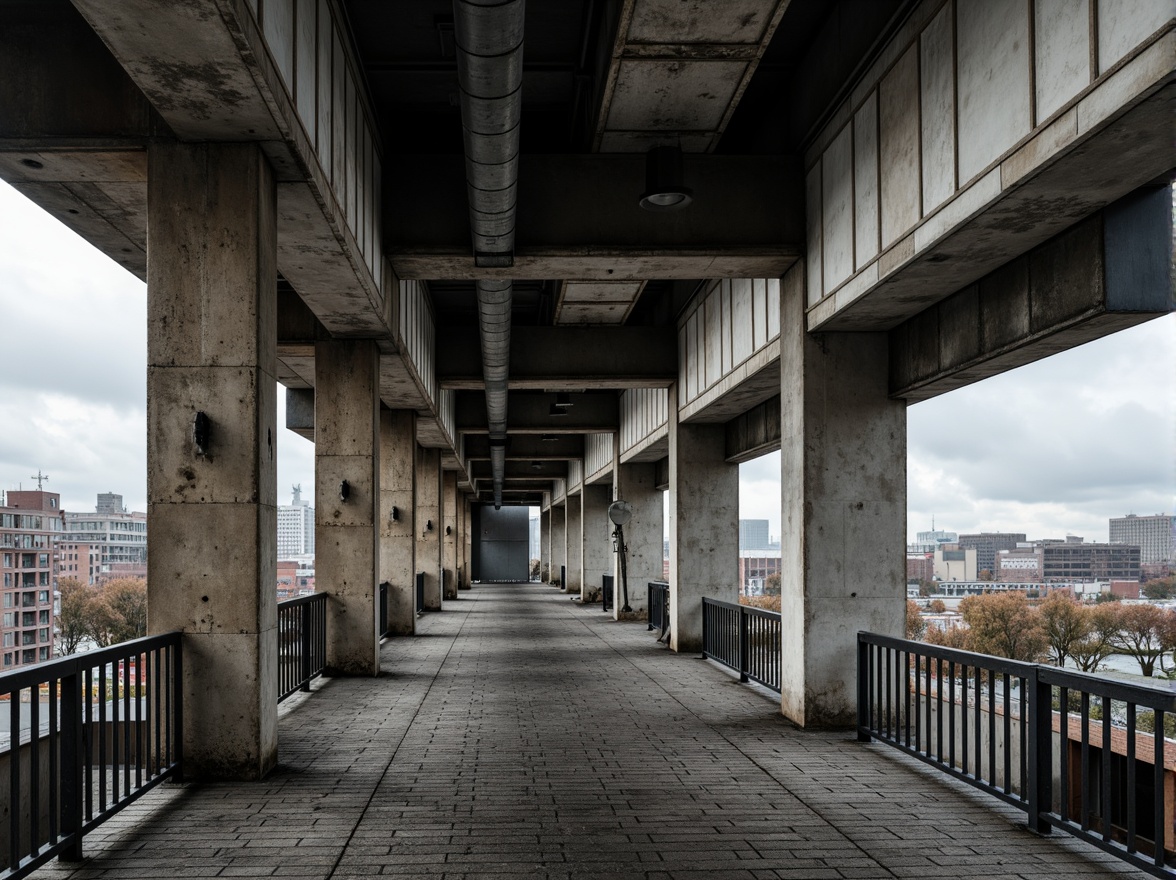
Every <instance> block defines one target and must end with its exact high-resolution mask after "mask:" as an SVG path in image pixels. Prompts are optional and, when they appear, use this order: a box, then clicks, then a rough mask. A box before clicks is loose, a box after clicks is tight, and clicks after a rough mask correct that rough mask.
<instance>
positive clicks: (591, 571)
mask: <svg viewBox="0 0 1176 880" xmlns="http://www.w3.org/2000/svg"><path fill="white" fill-rule="evenodd" d="M583 498H584V517H583V522H582V524H581V525H582V533H583V540H584V561H583V569H584V584H583V587H582V589H581V591H580V598H581V600H582V601H584V602H595V601H598V600H599V599H600V588H601V585H602V583H603V578H604V576H605V575H606V574H612V573H613V555H614V554H613V550H612V538H610V537H609V535H610V534H611V533H612V523H610V522H609V521H608V505H609V504H610V503H611V502H612V486H610V485H608V484H607V483H604V484H597V485H594V486H585V487H584V495H583Z"/></svg>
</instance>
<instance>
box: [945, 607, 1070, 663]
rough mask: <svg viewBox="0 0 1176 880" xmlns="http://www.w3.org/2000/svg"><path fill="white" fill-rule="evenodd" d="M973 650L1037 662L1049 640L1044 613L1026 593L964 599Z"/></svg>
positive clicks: (965, 619)
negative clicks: (1031, 601) (1032, 604)
mask: <svg viewBox="0 0 1176 880" xmlns="http://www.w3.org/2000/svg"><path fill="white" fill-rule="evenodd" d="M960 614H961V615H962V616H963V618H964V623H966V624H967V625H968V629H969V631H970V635H969V638H968V641H969V642H970V643H971V649H972V650H973V651H979V652H980V653H982V654H994V655H996V656H997V657H1007V658H1009V659H1010V660H1024V661H1027V662H1031V663H1035V662H1037V661H1038V660H1040V659H1041V658H1042V657H1043V656H1044V655H1045V652H1046V648H1047V646H1048V642H1047V641H1046V637H1045V627H1044V626H1043V624H1042V620H1041V613H1040V612H1039V611H1038V610H1037V609H1036V608H1034V607H1033V606H1031V605H1030V604H1029V600H1028V599H1027V598H1026V597H1025V594H1024V593H985V594H984V595H982V596H968V597H967V598H966V599H964V600H963V601H962V602H960Z"/></svg>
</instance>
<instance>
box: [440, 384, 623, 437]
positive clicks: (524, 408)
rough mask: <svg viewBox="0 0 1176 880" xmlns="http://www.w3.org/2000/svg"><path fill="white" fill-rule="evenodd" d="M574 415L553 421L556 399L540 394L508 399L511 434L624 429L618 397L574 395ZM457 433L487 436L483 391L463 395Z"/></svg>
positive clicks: (526, 393) (457, 409) (457, 411)
mask: <svg viewBox="0 0 1176 880" xmlns="http://www.w3.org/2000/svg"><path fill="white" fill-rule="evenodd" d="M571 397H572V404H573V405H572V407H571V411H570V412H569V413H568V414H566V415H563V416H558V417H552V415H551V404H552V403H553V402H554V400H555V398H554V397H553V396H552V395H550V394H543V393H541V392H536V391H515V392H513V393H511V395H510V397H509V398H508V399H507V413H506V419H507V424H509V425H510V431H511V434H512V435H514V434H557V435H558V434H583V433H594V432H601V431H615V430H617V427H618V426H619V425H620V418H621V417H620V410H619V404H618V401H617V396H616V394H612V393H608V392H593V393H585V394H573V395H571ZM455 421H456V423H457V430H459V431H463V432H467V433H475V434H485V433H487V432H488V431H489V429H488V428H487V427H486V395H485V394H484V393H483V392H481V391H459V392H457V401H456V404H455Z"/></svg>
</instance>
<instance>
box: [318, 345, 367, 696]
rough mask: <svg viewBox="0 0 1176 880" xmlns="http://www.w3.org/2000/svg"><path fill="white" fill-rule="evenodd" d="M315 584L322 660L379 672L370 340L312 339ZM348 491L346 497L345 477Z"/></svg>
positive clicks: (334, 667)
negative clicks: (323, 618) (323, 637)
mask: <svg viewBox="0 0 1176 880" xmlns="http://www.w3.org/2000/svg"><path fill="white" fill-rule="evenodd" d="M314 354H315V357H314V360H315V387H316V389H317V392H318V393H317V395H316V400H315V431H314V433H315V442H314V485H315V492H314V500H315V505H314V506H315V511H314V548H315V583H316V585H317V589H318V591H319V592H320V593H326V594H327V596H328V600H327V667H328V668H329V669H330V671H331V672H332V673H333V674H338V675H375V674H377V673H378V672H379V629H378V627H377V620H376V618H377V617H378V616H379V614H378V612H379V590H378V589H377V584H378V583H379V581H380V576H381V571H380V556H379V554H380V538H379V530H380V527H379V512H380V398H379V390H380V388H379V359H380V356H379V352H378V351H377V349H376V345H375V343H374V342H372V341H370V340H360V339H357V340H329V341H323V342H317V343H315V353H314ZM344 482H346V484H347V485H346V492H347V497H346V499H344V498H343V497H342V496H343V494H344V487H343V484H344Z"/></svg>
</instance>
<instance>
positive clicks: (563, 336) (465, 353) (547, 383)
mask: <svg viewBox="0 0 1176 880" xmlns="http://www.w3.org/2000/svg"><path fill="white" fill-rule="evenodd" d="M445 339H446V344H445V345H442V346H438V349H437V381H438V382H439V383H440V384H441V387H442V388H455V389H462V390H478V389H481V388H482V387H483V382H482V358H481V347H480V346H479V344H478V330H477V328H476V327H469V328H464V327H463V328H453V329H451V330H447V331H446V333H445ZM677 375H678V334H677V332H676V330H675V328H673V327H515V328H514V329H513V330H511V348H510V387H511V388H512V389H530V390H535V391H541V390H558V389H566V390H576V389H583V388H659V387H661V388H664V387H665V386H667V385H669V384H670V383H671V382H673V381H674V379H675V378H677Z"/></svg>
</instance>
